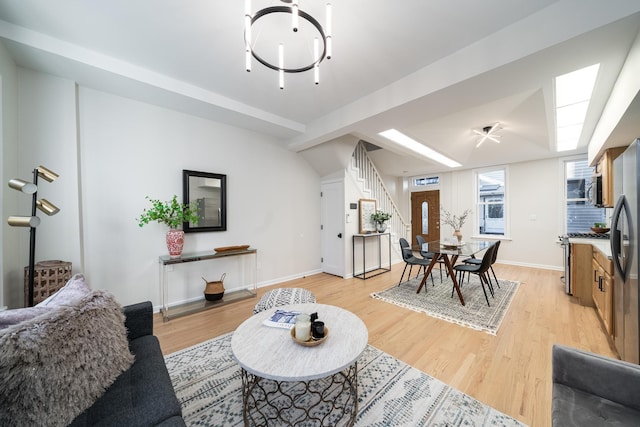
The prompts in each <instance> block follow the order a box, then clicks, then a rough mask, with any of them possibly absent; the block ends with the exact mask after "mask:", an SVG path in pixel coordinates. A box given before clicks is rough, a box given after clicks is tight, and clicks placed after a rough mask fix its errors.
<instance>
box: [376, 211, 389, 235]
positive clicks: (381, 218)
mask: <svg viewBox="0 0 640 427" xmlns="http://www.w3.org/2000/svg"><path fill="white" fill-rule="evenodd" d="M389 219H391V214H390V213H387V212H383V211H381V210H380V209H378V210H377V211H375V213H372V214H371V221H373V222H375V223H376V231H377V232H378V233H384V232H385V231H386V230H387V221H388V220H389Z"/></svg>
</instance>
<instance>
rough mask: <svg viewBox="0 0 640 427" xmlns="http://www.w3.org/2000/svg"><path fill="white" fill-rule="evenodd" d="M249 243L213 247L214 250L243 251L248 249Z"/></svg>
mask: <svg viewBox="0 0 640 427" xmlns="http://www.w3.org/2000/svg"><path fill="white" fill-rule="evenodd" d="M249 246H250V245H237V246H221V247H219V248H213V250H214V251H216V252H229V251H243V250H245V249H248V248H249Z"/></svg>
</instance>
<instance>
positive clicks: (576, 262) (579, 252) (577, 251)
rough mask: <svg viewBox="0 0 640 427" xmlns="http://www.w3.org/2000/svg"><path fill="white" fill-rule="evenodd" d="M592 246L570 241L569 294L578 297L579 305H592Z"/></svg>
mask: <svg viewBox="0 0 640 427" xmlns="http://www.w3.org/2000/svg"><path fill="white" fill-rule="evenodd" d="M592 248H593V247H592V246H591V244H582V243H571V252H570V254H571V255H570V256H571V259H570V261H569V266H570V268H571V272H570V274H569V277H570V280H571V294H572V295H573V296H574V297H576V298H577V299H578V302H579V303H580V305H584V306H587V307H593V306H594V302H593V291H592V289H591V288H592V283H591V282H592V281H591V276H592V274H591V273H592V271H591V260H592V259H593V249H592Z"/></svg>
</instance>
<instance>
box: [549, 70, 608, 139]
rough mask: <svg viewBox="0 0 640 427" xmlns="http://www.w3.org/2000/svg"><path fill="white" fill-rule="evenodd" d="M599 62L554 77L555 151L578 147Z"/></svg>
mask: <svg viewBox="0 0 640 427" xmlns="http://www.w3.org/2000/svg"><path fill="white" fill-rule="evenodd" d="M599 68H600V64H594V65H591V66H589V67H586V68H582V69H580V70H576V71H573V72H571V73H567V74H563V75H561V76H558V77H556V79H555V89H556V92H555V95H556V100H555V101H556V150H557V151H568V150H575V149H576V148H577V147H578V140H579V139H580V134H581V133H582V126H583V125H584V120H585V117H587V110H588V109H589V102H590V101H591V95H592V94H593V88H594V86H595V84H596V78H597V77H598V69H599Z"/></svg>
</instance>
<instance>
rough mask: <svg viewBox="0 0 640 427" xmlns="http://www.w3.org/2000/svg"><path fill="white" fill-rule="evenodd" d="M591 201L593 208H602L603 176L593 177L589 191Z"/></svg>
mask: <svg viewBox="0 0 640 427" xmlns="http://www.w3.org/2000/svg"><path fill="white" fill-rule="evenodd" d="M589 200H590V201H591V204H592V205H593V206H597V207H602V206H604V205H603V203H602V175H601V174H598V175H593V176H592V177H591V188H590V189H589Z"/></svg>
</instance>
